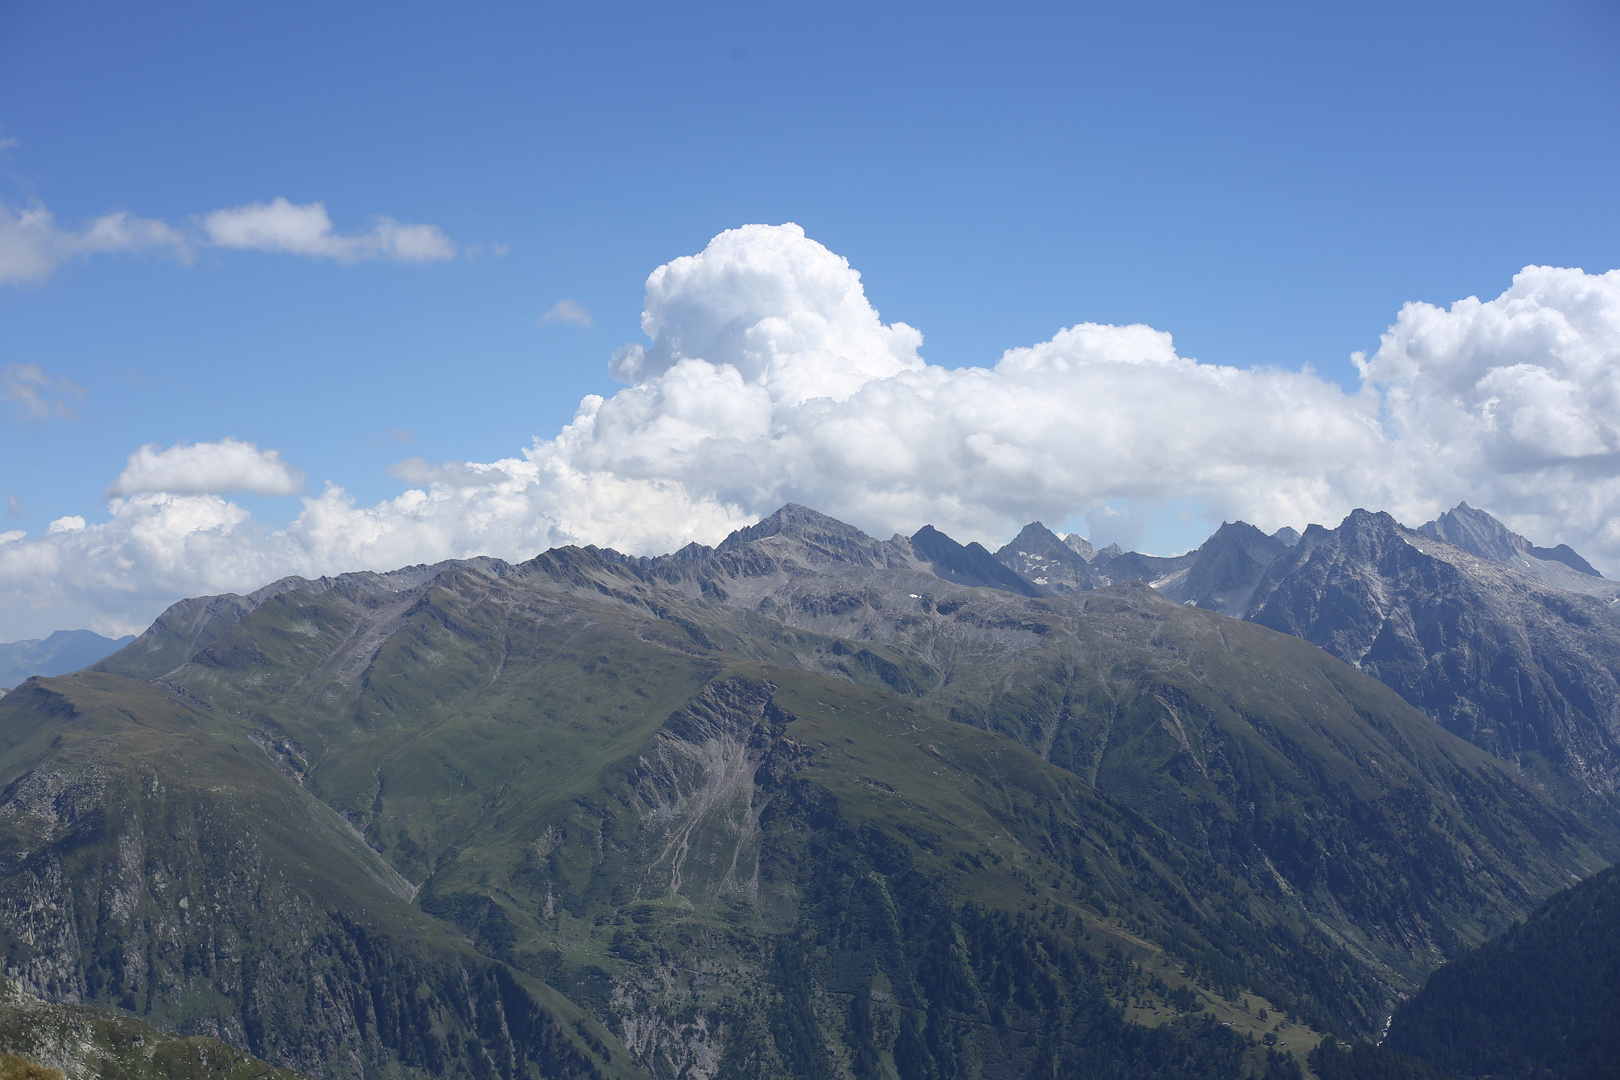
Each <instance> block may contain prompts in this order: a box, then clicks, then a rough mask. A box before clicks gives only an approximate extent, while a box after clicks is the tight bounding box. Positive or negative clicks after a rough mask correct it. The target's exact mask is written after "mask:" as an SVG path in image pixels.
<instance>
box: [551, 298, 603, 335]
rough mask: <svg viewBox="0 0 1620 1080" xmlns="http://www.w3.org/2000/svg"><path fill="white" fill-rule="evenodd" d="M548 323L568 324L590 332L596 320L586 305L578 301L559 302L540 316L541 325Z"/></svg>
mask: <svg viewBox="0 0 1620 1080" xmlns="http://www.w3.org/2000/svg"><path fill="white" fill-rule="evenodd" d="M548 323H566V324H567V325H569V326H582V327H584V328H585V329H587V330H589V329H590V328H591V327H592V326H593V325H595V323H596V320H595V319H593V318H591V313H590V312H589V311H587V310H585V305H584V304H582V303H580V302H579V301H578V300H559V301H557V302H556V303H555V304H552V305H551V310H550V311H548V312H546V313H545V314H544V315H542V316H540V325H542V326H545V325H546V324H548Z"/></svg>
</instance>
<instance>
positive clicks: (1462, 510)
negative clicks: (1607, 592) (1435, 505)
mask: <svg viewBox="0 0 1620 1080" xmlns="http://www.w3.org/2000/svg"><path fill="white" fill-rule="evenodd" d="M1418 532H1421V533H1423V534H1425V535H1426V536H1432V537H1434V538H1435V539H1436V540H1444V541H1445V542H1446V543H1448V544H1454V545H1455V546H1457V547H1460V548H1462V549H1463V550H1464V551H1468V552H1472V553H1473V554H1475V555H1478V556H1479V557H1480V558H1482V559H1490V560H1491V561H1493V562H1499V563H1505V564H1507V565H1508V566H1512V567H1515V568H1517V569H1520V570H1529V571H1530V572H1531V573H1533V574H1535V575H1536V576H1537V577H1542V578H1544V579H1546V580H1549V581H1552V583H1553V584H1563V582H1562V581H1561V580H1555V579H1562V578H1564V577H1565V575H1563V574H1561V573H1559V572H1558V571H1556V570H1553V571H1552V572H1551V574H1550V575H1549V574H1543V573H1538V570H1540V569H1541V568H1540V567H1538V566H1537V565H1536V564H1537V563H1558V564H1560V565H1561V566H1566V567H1568V568H1569V569H1571V570H1573V571H1575V572H1576V573H1578V574H1585V575H1587V576H1588V577H1595V578H1601V577H1602V576H1603V575H1602V574H1600V573H1598V572H1597V570H1596V569H1595V568H1594V567H1593V566H1592V564H1591V563H1589V562H1587V561H1586V560H1585V559H1583V558H1581V556H1580V555H1579V554H1577V553H1576V552H1575V550H1574V549H1573V548H1571V547H1570V546H1569V545H1568V544H1559V545H1558V546H1557V547H1551V548H1544V547H1537V546H1536V545H1535V544H1532V543H1531V542H1530V541H1529V540H1527V539H1525V538H1524V537H1523V536H1520V535H1519V534H1518V533H1516V532H1514V531H1513V530H1512V529H1509V528H1508V527H1507V526H1506V525H1503V524H1502V523H1501V522H1500V521H1497V520H1496V519H1495V518H1494V517H1492V516H1491V515H1490V514H1488V513H1486V512H1485V511H1483V510H1479V509H1476V508H1474V507H1472V506H1469V505H1468V504H1467V503H1466V502H1460V503H1458V504H1457V505H1456V506H1454V507H1452V508H1451V509H1450V510H1447V511H1446V512H1445V513H1443V514H1441V515H1440V516H1439V517H1437V518H1435V519H1434V520H1433V521H1429V522H1425V523H1424V524H1422V525H1419V526H1418ZM1566 587H1567V586H1566Z"/></svg>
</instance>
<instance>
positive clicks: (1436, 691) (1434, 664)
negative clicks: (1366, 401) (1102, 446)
mask: <svg viewBox="0 0 1620 1080" xmlns="http://www.w3.org/2000/svg"><path fill="white" fill-rule="evenodd" d="M1598 580H1601V579H1598ZM1245 617H1246V618H1248V619H1250V620H1251V621H1254V622H1258V623H1260V624H1261V625H1263V626H1269V627H1271V628H1272V629H1274V630H1281V631H1283V632H1284V633H1289V634H1293V635H1295V636H1296V637H1302V638H1305V639H1306V640H1307V641H1311V642H1313V643H1315V644H1317V645H1320V646H1321V647H1322V648H1324V649H1326V650H1327V651H1328V652H1330V653H1332V654H1333V655H1334V656H1337V657H1339V658H1340V659H1341V660H1344V661H1346V662H1347V663H1350V664H1353V665H1354V666H1356V667H1358V668H1360V669H1361V670H1362V671H1365V672H1366V673H1368V674H1369V675H1372V676H1374V677H1375V678H1377V679H1378V680H1379V681H1380V682H1383V683H1385V684H1386V685H1388V686H1389V687H1391V688H1392V689H1394V690H1395V691H1396V692H1397V693H1399V694H1400V695H1401V696H1402V697H1403V698H1405V699H1406V700H1407V701H1409V702H1411V703H1412V704H1413V705H1415V706H1417V707H1418V708H1419V709H1421V710H1423V711H1424V712H1426V713H1428V714H1429V715H1430V716H1432V717H1434V718H1435V719H1436V720H1438V721H1439V722H1440V723H1441V724H1443V725H1444V726H1445V727H1446V728H1447V729H1448V730H1450V731H1452V732H1454V733H1455V734H1457V735H1460V736H1462V737H1463V738H1465V739H1467V740H1469V741H1470V742H1472V743H1474V744H1475V745H1477V746H1480V747H1482V748H1484V749H1486V750H1488V751H1489V752H1491V753H1492V754H1495V755H1496V756H1498V757H1501V758H1505V759H1507V760H1509V761H1513V762H1516V763H1518V764H1519V765H1521V766H1522V767H1524V768H1526V769H1529V770H1531V771H1537V770H1540V769H1544V768H1546V767H1547V766H1549V765H1550V766H1551V767H1552V768H1553V769H1554V770H1556V771H1557V772H1559V773H1561V774H1563V775H1566V776H1569V777H1571V778H1574V779H1575V780H1576V781H1578V782H1579V783H1580V784H1582V785H1584V786H1586V787H1588V788H1589V789H1591V790H1593V791H1597V792H1605V793H1608V792H1614V791H1616V790H1617V789H1620V613H1617V612H1616V611H1615V610H1614V608H1612V607H1611V606H1610V605H1609V604H1608V603H1607V602H1605V601H1604V600H1602V599H1600V598H1598V597H1595V596H1591V595H1587V594H1582V593H1572V592H1569V591H1567V590H1564V589H1561V588H1557V587H1555V586H1552V585H1549V584H1547V583H1545V582H1544V581H1543V580H1541V579H1540V578H1539V577H1535V576H1532V575H1530V574H1527V573H1523V572H1521V571H1519V570H1517V569H1515V568H1513V567H1512V566H1511V565H1509V564H1505V563H1502V562H1498V561H1496V560H1494V559H1490V558H1482V557H1480V556H1477V555H1474V554H1472V553H1470V552H1468V551H1465V550H1464V549H1462V548H1459V547H1457V546H1455V545H1453V544H1450V543H1448V542H1446V541H1443V540H1437V539H1435V538H1434V537H1432V536H1430V535H1428V534H1426V533H1423V532H1419V531H1417V530H1413V529H1407V528H1405V527H1403V526H1402V525H1400V524H1399V523H1398V522H1396V521H1395V520H1394V519H1393V518H1392V517H1390V516H1389V515H1388V514H1382V513H1377V514H1375V513H1369V512H1368V511H1365V510H1357V511H1355V512H1354V513H1352V514H1351V515H1350V516H1349V517H1347V518H1346V519H1345V520H1344V522H1343V523H1342V524H1341V525H1340V526H1339V527H1338V528H1337V529H1324V528H1322V527H1321V526H1317V525H1313V526H1311V527H1310V528H1308V529H1306V530H1305V533H1304V535H1303V536H1302V537H1301V539H1300V542H1299V543H1298V545H1296V546H1295V547H1294V548H1292V549H1291V550H1290V551H1289V552H1288V554H1287V555H1286V557H1284V558H1280V559H1278V560H1276V561H1275V562H1273V563H1272V564H1271V566H1270V567H1269V568H1268V569H1267V571H1266V572H1265V575H1264V578H1263V580H1262V581H1261V582H1260V583H1259V584H1258V586H1257V588H1256V591H1255V595H1254V599H1253V601H1252V602H1251V605H1250V608H1249V610H1248V611H1247V612H1246V613H1245Z"/></svg>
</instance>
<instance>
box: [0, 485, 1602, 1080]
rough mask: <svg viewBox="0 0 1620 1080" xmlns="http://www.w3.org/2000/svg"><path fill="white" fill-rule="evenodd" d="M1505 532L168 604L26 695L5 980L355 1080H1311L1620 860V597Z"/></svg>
mask: <svg viewBox="0 0 1620 1080" xmlns="http://www.w3.org/2000/svg"><path fill="white" fill-rule="evenodd" d="M1476 515H1477V516H1476ZM1482 517H1483V515H1479V514H1478V512H1477V511H1471V510H1469V508H1466V507H1460V508H1458V510H1457V511H1453V512H1452V514H1451V515H1448V516H1446V517H1443V518H1442V519H1440V520H1439V521H1438V522H1436V523H1431V525H1433V529H1432V530H1430V529H1429V527H1425V529H1423V530H1407V529H1404V528H1403V527H1401V526H1400V525H1398V524H1396V523H1395V522H1394V521H1393V520H1392V519H1389V518H1388V517H1387V515H1381V514H1368V513H1365V512H1361V511H1358V512H1357V513H1355V514H1352V515H1351V516H1350V518H1348V519H1346V521H1345V522H1344V523H1343V524H1341V525H1340V526H1339V527H1338V528H1337V529H1334V530H1327V529H1322V528H1319V527H1316V526H1313V527H1312V528H1311V529H1308V530H1306V531H1305V532H1304V533H1303V534H1299V535H1297V536H1295V535H1292V534H1289V533H1282V534H1278V535H1274V536H1266V535H1264V534H1262V533H1260V532H1259V530H1256V529H1253V528H1251V527H1249V526H1245V525H1241V524H1237V525H1227V526H1223V528H1222V529H1221V530H1220V531H1219V532H1217V533H1216V534H1215V536H1213V537H1211V538H1210V540H1209V541H1208V542H1206V543H1205V544H1204V545H1203V546H1202V547H1200V548H1199V549H1198V550H1197V551H1195V552H1192V553H1189V554H1188V555H1185V556H1180V557H1177V558H1176V559H1154V558H1153V557H1151V556H1143V555H1138V554H1135V553H1127V552H1120V551H1118V550H1117V549H1114V550H1104V551H1101V552H1099V551H1093V550H1091V549H1090V547H1089V545H1086V544H1084V542H1083V541H1077V540H1075V539H1074V538H1070V539H1068V540H1064V539H1061V538H1058V537H1056V536H1054V535H1053V534H1051V533H1050V532H1049V531H1047V530H1046V529H1044V527H1041V526H1039V525H1031V526H1030V527H1028V528H1026V529H1025V530H1024V532H1023V533H1021V534H1020V536H1019V538H1017V539H1015V540H1014V542H1013V543H1012V544H1010V545H1008V546H1007V547H1006V548H1003V549H1002V550H1001V551H999V552H996V553H991V552H989V551H988V550H986V549H985V548H983V547H981V546H979V545H977V544H968V545H962V544H958V543H957V542H956V541H954V540H952V539H951V538H950V537H948V536H945V535H944V534H943V533H940V532H938V531H937V530H934V529H931V528H925V529H923V530H921V531H920V532H918V533H917V534H915V535H914V536H912V537H909V538H907V537H898V536H897V537H894V538H892V539H890V540H887V541H884V540H878V539H876V538H873V537H870V536H867V535H865V534H864V533H862V532H860V531H859V530H857V529H854V528H852V527H850V526H848V525H845V524H843V523H841V522H838V521H836V520H834V519H832V518H828V517H825V516H824V515H821V514H818V513H816V512H814V511H811V510H808V509H806V508H803V507H798V506H792V505H790V506H787V507H784V508H783V509H782V510H780V511H778V512H777V513H776V514H773V515H771V516H770V517H768V518H766V519H764V520H763V521H761V522H760V523H759V524H757V525H755V526H752V527H749V528H747V529H743V530H739V531H738V532H736V533H734V534H732V535H731V536H730V537H728V538H727V539H726V540H725V541H724V542H722V543H721V544H719V545H717V546H716V547H713V548H708V547H702V546H698V545H693V546H690V547H688V548H687V549H684V550H682V551H680V552H677V553H675V554H673V555H668V556H662V557H659V558H652V559H648V558H636V557H630V556H625V555H621V554H619V553H617V552H613V551H609V550H605V549H597V548H559V549H554V550H552V551H548V552H545V553H543V554H541V555H540V556H538V557H536V558H535V559H532V560H530V561H528V562H524V563H519V564H511V563H506V562H502V561H500V560H494V559H471V560H460V561H453V562H447V563H441V564H436V565H433V566H417V567H410V568H406V569H402V570H399V571H395V572H392V573H387V574H375V573H356V574H346V575H342V576H339V577H334V578H321V579H317V580H305V579H299V578H289V579H285V580H283V581H280V582H276V583H274V584H273V585H270V586H268V587H266V588H264V589H261V590H259V591H258V592H255V593H253V594H250V595H248V596H234V595H227V596H220V597H206V598H199V599H194V600H187V601H182V602H181V603H179V604H176V605H174V606H173V607H171V608H170V609H169V610H168V611H166V612H165V613H164V614H163V616H162V617H160V618H159V619H158V620H157V621H156V622H155V623H154V624H153V626H152V627H151V628H150V629H149V630H147V631H146V632H145V633H144V634H142V635H141V636H140V637H139V638H137V639H136V640H135V641H134V642H132V643H130V644H129V645H127V646H125V647H124V648H123V649H121V650H120V651H118V652H117V653H115V654H113V655H112V656H109V657H107V658H106V659H104V660H102V661H101V662H100V663H98V664H96V665H95V666H94V667H93V668H92V669H90V670H86V671H82V672H79V673H78V674H75V675H69V676H64V677H57V678H34V679H29V680H28V681H26V682H25V683H23V684H22V685H21V686H19V687H18V688H17V689H16V690H14V691H12V692H11V693H10V694H8V695H6V696H5V697H4V698H3V699H0V785H3V789H0V951H3V954H4V957H5V968H6V974H7V975H8V976H9V977H11V978H13V979H15V980H17V983H18V984H19V986H20V987H21V990H22V992H26V993H31V994H36V995H39V996H40V997H41V998H46V999H51V1000H55V1001H65V1002H83V1003H88V1004H94V1005H98V1006H102V1007H105V1008H111V1009H115V1010H121V1011H122V1012H124V1013H127V1014H132V1015H134V1016H138V1017H141V1018H142V1019H144V1020H146V1021H149V1022H151V1023H154V1024H157V1025H159V1026H162V1027H166V1028H171V1029H175V1030H178V1031H180V1032H182V1033H185V1034H187V1035H197V1036H208V1037H212V1038H217V1039H221V1040H224V1041H225V1042H227V1043H230V1044H232V1045H234V1046H237V1047H240V1048H241V1049H242V1050H244V1051H247V1052H250V1053H252V1054H254V1055H257V1057H259V1058H262V1059H263V1060H265V1061H268V1062H271V1063H273V1064H275V1065H277V1066H284V1067H289V1068H295V1069H298V1070H300V1071H302V1072H304V1073H305V1074H307V1075H309V1076H312V1077H321V1078H325V1077H334V1078H335V1077H389V1078H392V1077H423V1078H426V1077H462V1076H466V1077H478V1078H480V1080H482V1078H484V1077H496V1076H499V1077H502V1078H511V1080H515V1078H518V1077H542V1076H544V1077H554V1076H555V1077H565V1076H568V1077H573V1076H577V1077H608V1076H619V1077H648V1076H656V1077H669V1078H675V1077H689V1078H693V1080H710V1078H722V1077H723V1078H741V1077H851V1078H857V1080H867V1078H880V1077H892V1078H895V1080H945V1078H955V1077H983V1078H995V1077H1007V1078H1012V1077H1027V1076H1033V1075H1050V1076H1058V1077H1069V1076H1099V1075H1101V1076H1116V1077H1143V1078H1146V1077H1166V1078H1169V1077H1203V1076H1210V1077H1214V1076H1221V1077H1238V1076H1252V1077H1261V1076H1275V1077H1279V1078H1281V1077H1289V1076H1300V1075H1303V1074H1302V1072H1301V1069H1302V1067H1308V1066H1306V1064H1305V1063H1306V1062H1307V1057H1308V1055H1309V1054H1310V1052H1311V1051H1313V1050H1315V1049H1316V1048H1317V1047H1318V1046H1319V1045H1320V1044H1321V1043H1322V1042H1323V1040H1324V1038H1326V1037H1328V1036H1332V1037H1334V1038H1345V1039H1352V1040H1353V1039H1355V1038H1372V1037H1375V1036H1377V1035H1378V1034H1379V1033H1381V1032H1382V1031H1383V1029H1384V1026H1385V1024H1386V1022H1387V1021H1388V1018H1389V1016H1390V1015H1391V1013H1392V1011H1394V1010H1395V1007H1396V1005H1397V1004H1398V1002H1400V1001H1401V1000H1402V999H1403V998H1405V997H1407V996H1409V995H1411V994H1413V993H1414V992H1416V991H1417V989H1418V988H1419V987H1420V986H1422V985H1423V983H1424V981H1425V980H1426V979H1427V978H1428V976H1429V974H1430V973H1431V972H1432V971H1434V970H1435V969H1436V968H1437V967H1438V966H1439V965H1441V964H1442V963H1444V962H1445V961H1446V960H1447V959H1449V958H1452V957H1457V956H1463V955H1469V954H1470V953H1471V950H1473V949H1474V948H1475V947H1477V946H1480V945H1481V944H1482V943H1484V942H1486V941H1487V940H1489V939H1491V937H1492V936H1493V935H1495V934H1498V933H1500V932H1502V931H1504V930H1506V929H1507V928H1508V927H1510V926H1512V925H1513V924H1514V922H1515V921H1516V920H1518V919H1521V918H1523V917H1524V916H1525V915H1526V913H1528V912H1530V911H1531V910H1532V909H1534V908H1535V906H1536V905H1537V904H1538V903H1540V902H1541V901H1542V900H1543V899H1544V898H1545V897H1547V896H1549V895H1550V894H1553V893H1554V892H1556V891H1558V890H1560V889H1562V888H1564V887H1566V886H1568V885H1570V884H1572V883H1574V882H1576V881H1577V880H1579V879H1581V878H1583V877H1585V876H1587V875H1589V874H1591V873H1592V872H1593V871H1595V870H1597V869H1598V868H1600V867H1601V866H1603V865H1604V864H1605V863H1607V862H1609V861H1611V860H1612V859H1613V857H1614V853H1615V852H1616V850H1620V818H1617V817H1616V815H1615V814H1614V813H1613V801H1612V800H1613V795H1614V784H1615V776H1616V775H1617V770H1616V769H1615V767H1614V747H1615V745H1616V741H1615V738H1614V731H1615V727H1614V715H1613V711H1612V707H1611V706H1612V704H1613V701H1614V700H1615V699H1614V698H1613V697H1610V696H1605V695H1606V694H1607V693H1608V684H1605V683H1603V682H1602V679H1601V678H1600V676H1601V675H1602V674H1603V667H1604V665H1605V664H1606V663H1608V660H1607V658H1608V657H1609V656H1610V655H1611V654H1610V653H1609V652H1607V651H1606V650H1607V649H1609V648H1610V647H1611V642H1613V641H1615V640H1616V638H1615V634H1616V623H1615V619H1616V616H1615V614H1614V613H1613V612H1612V611H1611V609H1610V607H1609V604H1608V596H1609V595H1610V594H1608V593H1606V592H1605V590H1606V589H1607V588H1608V583H1607V582H1604V581H1603V579H1601V578H1598V577H1597V576H1596V575H1595V573H1592V574H1588V573H1586V571H1584V570H1582V569H1581V568H1580V567H1581V566H1582V565H1584V563H1581V562H1580V560H1579V557H1578V556H1575V555H1574V554H1573V553H1568V552H1567V551H1561V550H1560V549H1541V548H1535V547H1533V546H1532V545H1529V544H1528V542H1524V543H1523V544H1522V545H1520V544H1518V543H1517V542H1516V541H1514V540H1513V539H1512V534H1507V537H1508V539H1507V540H1505V541H1504V543H1506V545H1507V546H1506V548H1505V549H1501V550H1505V551H1507V552H1508V556H1507V561H1504V560H1503V559H1502V558H1499V557H1496V555H1497V554H1500V551H1499V550H1498V549H1496V548H1489V545H1488V543H1487V541H1490V539H1491V537H1493V536H1494V537H1496V538H1497V539H1501V533H1505V532H1506V530H1500V527H1499V526H1498V527H1497V528H1498V529H1499V530H1500V532H1491V531H1490V530H1489V529H1487V528H1485V527H1484V525H1483V524H1482V523H1481V522H1480V520H1479V519H1480V518H1482ZM1482 537H1483V539H1481V538H1482ZM1465 541H1466V542H1467V543H1470V544H1473V545H1474V546H1475V547H1480V548H1487V549H1488V550H1490V551H1492V552H1495V553H1496V554H1478V553H1476V552H1475V551H1474V550H1472V549H1471V548H1468V547H1464V546H1460V545H1461V544H1462V543H1463V542H1465ZM1513 559H1519V560H1520V562H1519V563H1514V562H1512V560H1513ZM1577 564H1579V565H1577ZM1587 569H1588V570H1589V569H1590V568H1589V567H1588V568H1587ZM1565 571H1568V573H1570V574H1575V575H1579V576H1580V577H1581V578H1590V579H1591V581H1590V582H1586V581H1583V582H1580V583H1579V584H1582V585H1584V586H1586V588H1585V590H1584V591H1575V590H1572V589H1570V588H1568V587H1567V584H1560V583H1559V582H1561V581H1562V580H1563V579H1562V578H1559V577H1557V575H1560V574H1563V573H1564V572H1565ZM1549 575H1550V576H1549ZM1150 586H1151V587H1150ZM1234 616H1236V617H1234ZM1609 670H1610V671H1612V670H1613V668H1612V666H1611V667H1610V668H1609ZM1471 672H1472V673H1475V674H1476V675H1477V676H1478V678H1477V680H1476V683H1477V684H1476V683H1470V682H1469V678H1470V673H1471Z"/></svg>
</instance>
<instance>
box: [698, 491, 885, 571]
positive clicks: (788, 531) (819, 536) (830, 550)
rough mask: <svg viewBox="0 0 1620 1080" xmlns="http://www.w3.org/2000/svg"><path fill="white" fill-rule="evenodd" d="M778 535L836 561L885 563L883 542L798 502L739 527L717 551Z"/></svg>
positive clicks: (724, 550) (739, 546) (715, 551)
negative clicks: (756, 522)
mask: <svg viewBox="0 0 1620 1080" xmlns="http://www.w3.org/2000/svg"><path fill="white" fill-rule="evenodd" d="M776 537H786V538H788V539H791V540H796V541H798V542H799V543H800V544H802V545H804V546H805V547H807V548H809V549H811V550H812V551H813V552H815V553H816V554H819V555H821V556H823V557H825V558H829V559H832V560H834V561H837V562H848V563H855V564H857V565H859V566H882V565H884V564H885V561H886V560H885V557H884V553H883V544H882V542H881V541H878V540H875V539H873V538H872V537H870V536H868V535H866V534H865V533H864V532H862V531H861V530H859V529H857V528H856V527H855V526H853V525H846V524H844V523H843V522H842V521H839V520H838V519H837V518H834V517H828V516H827V515H826V514H823V513H820V512H819V511H816V510H812V509H810V508H809V507H808V506H800V505H799V504H798V503H788V504H787V505H785V506H783V507H782V508H781V509H780V510H778V511H776V513H774V514H771V515H770V516H769V517H765V518H762V519H761V520H760V521H759V523H758V524H757V525H749V526H747V527H746V528H742V529H738V530H737V531H736V532H734V533H732V534H731V535H730V536H728V537H726V538H725V539H724V540H722V541H721V542H720V545H719V546H718V547H716V548H715V549H714V553H715V554H716V555H727V554H731V553H732V552H735V551H737V550H739V549H740V548H742V547H744V546H745V545H748V544H753V543H757V542H759V541H766V540H771V539H773V538H776Z"/></svg>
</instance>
